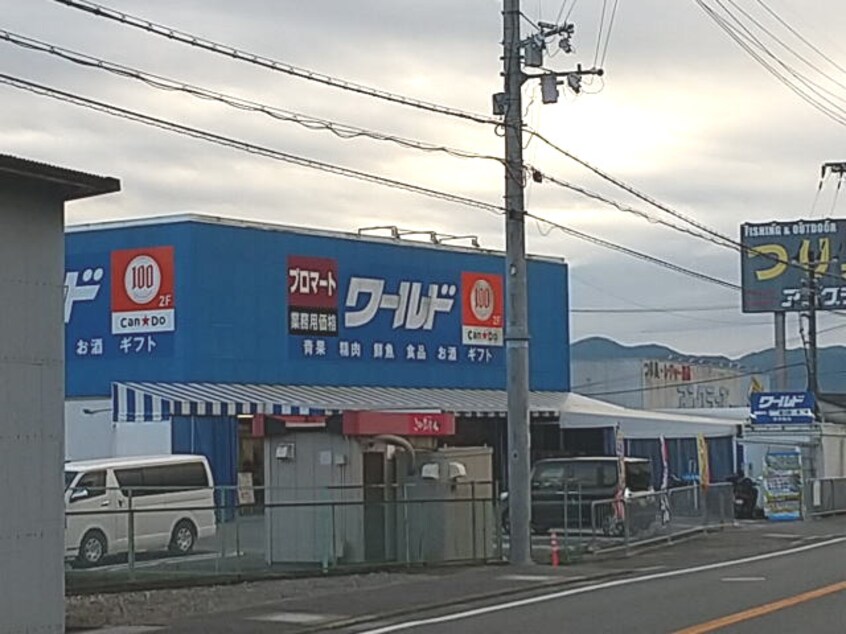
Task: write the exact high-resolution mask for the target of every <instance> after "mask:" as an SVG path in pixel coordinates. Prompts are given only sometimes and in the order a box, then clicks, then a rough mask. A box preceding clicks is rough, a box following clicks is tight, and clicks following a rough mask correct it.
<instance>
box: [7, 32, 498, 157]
mask: <svg viewBox="0 0 846 634" xmlns="http://www.w3.org/2000/svg"><path fill="white" fill-rule="evenodd" d="M0 40H4V41H6V42H8V43H10V44H14V45H15V46H19V47H22V48H25V49H28V50H32V51H37V52H40V53H47V54H49V55H53V56H55V57H59V58H61V59H63V60H66V61H69V62H72V63H74V64H77V65H80V66H84V67H86V68H95V69H98V70H103V71H106V72H108V73H111V74H113V75H117V76H119V77H124V78H127V79H133V80H136V81H140V82H143V83H144V84H146V85H148V86H150V87H152V88H155V89H157V90H164V91H169V92H182V93H185V94H188V95H191V96H192V97H196V98H199V99H205V100H209V101H216V102H219V103H222V104H224V105H227V106H230V107H232V108H236V109H239V110H245V111H249V112H256V113H260V114H264V115H266V116H269V117H271V118H273V119H275V120H277V121H285V122H289V123H296V124H298V125H300V126H302V127H304V128H306V129H309V130H325V131H328V132H331V133H332V134H334V135H335V136H337V137H339V138H342V139H352V138H356V137H366V138H369V139H372V140H376V141H388V142H391V143H394V144H396V145H399V146H401V147H405V148H410V149H416V150H423V151H427V152H443V153H445V154H448V155H450V156H454V157H458V158H472V159H485V160H491V161H497V162H499V163H503V160H502V159H501V158H500V157H498V156H491V155H485V154H480V153H478V152H471V151H469V150H462V149H459V148H454V147H449V146H444V145H436V144H434V143H428V142H425V141H419V140H416V139H410V138H407V137H401V136H396V135H390V134H386V133H383V132H378V131H374V130H368V129H366V128H361V127H358V126H354V125H350V124H347V123H341V122H338V121H332V120H329V119H323V118H320V117H315V116H312V115H306V114H302V113H299V112H294V111H292V110H286V109H284V108H277V107H275V106H269V105H266V104H262V103H259V102H256V101H250V100H248V99H243V98H241V97H236V96H233V95H228V94H226V93H221V92H216V91H213V90H208V89H206V88H202V87H199V86H196V85H192V84H189V83H185V82H182V81H179V80H176V79H171V78H168V77H164V76H162V75H156V74H154V73H148V72H145V71H142V70H138V69H136V68H132V67H130V66H124V65H121V64H116V63H113V62H110V61H108V60H105V59H102V58H99V57H94V56H92V55H87V54H85V53H80V52H78V51H73V50H70V49H66V48H62V47H59V46H55V45H52V44H49V43H47V42H43V41H40V40H36V39H34V38H30V37H26V36H23V35H19V34H16V33H12V32H11V31H6V30H5V29H0Z"/></svg>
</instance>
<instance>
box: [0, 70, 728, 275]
mask: <svg viewBox="0 0 846 634" xmlns="http://www.w3.org/2000/svg"><path fill="white" fill-rule="evenodd" d="M0 83H4V84H7V85H9V86H12V87H14V88H18V89H21V90H26V91H28V92H32V93H35V94H38V95H42V96H46V97H50V98H53V99H57V100H59V101H64V102H67V103H72V104H74V105H77V106H81V107H84V108H88V109H90V110H94V111H97V112H101V113H104V114H108V115H111V116H115V117H118V118H122V119H127V120H130V121H135V122H137V123H142V124H145V125H149V126H152V127H156V128H160V129H163V130H167V131H170V132H175V133H177V134H180V135H183V136H188V137H191V138H195V139H199V140H202V141H207V142H210V143H214V144H217V145H222V146H224V147H230V148H233V149H237V150H241V151H243V152H247V153H250V154H255V155H258V156H264V157H266V158H271V159H274V160H278V161H282V162H286V163H291V164H293V165H298V166H300V167H307V168H310V169H317V170H320V171H324V172H329V173H333V174H337V175H339V176H345V177H348V178H354V179H357V180H362V181H366V182H371V183H375V184H378V185H383V186H386V187H391V188H394V189H400V190H405V191H409V192H412V193H416V194H419V195H423V196H427V197H430V198H435V199H438V200H444V201H447V202H452V203H456V204H461V205H466V206H468V207H473V208H476V209H481V210H483V211H487V212H489V213H493V214H496V215H502V214H503V213H504V209H503V208H502V207H500V206H498V205H494V204H491V203H487V202H483V201H479V200H475V199H472V198H467V197H464V196H457V195H454V194H449V193H446V192H441V191H437V190H433V189H429V188H426V187H421V186H419V185H415V184H412V183H407V182H403V181H398V180H395V179H390V178H386V177H383V176H378V175H375V174H371V173H368V172H362V171H359V170H353V169H350V168H346V167H341V166H338V165H333V164H330V163H325V162H322V161H317V160H314V159H308V158H304V157H300V156H296V155H293V154H289V153H286V152H281V151H278V150H273V149H270V148H267V147H263V146H259V145H255V144H252V143H247V142H245V141H240V140H238V139H234V138H232V137H226V136H223V135H219V134H215V133H212V132H207V131H205V130H200V129H198V128H192V127H189V126H185V125H182V124H178V123H174V122H171V121H166V120H164V119H159V118H156V117H151V116H149V115H145V114H142V113H139V112H136V111H133V110H128V109H126V108H121V107H118V106H114V105H111V104H108V103H105V102H101V101H95V100H93V99H88V98H86V97H81V96H79V95H75V94H72V93H68V92H65V91H61V90H57V89H55V88H51V87H49V86H45V85H43V84H37V83H34V82H30V81H26V80H23V79H20V78H17V77H13V76H11V75H5V74H0ZM526 216H527V217H529V218H533V219H535V220H537V221H538V222H542V223H544V224H546V225H548V226H550V227H553V228H555V229H558V230H559V231H562V232H563V233H566V234H567V235H570V236H573V237H576V238H578V239H580V240H584V241H587V242H590V243H592V244H595V245H598V246H602V247H603V248H606V249H611V250H614V251H617V252H619V253H623V254H626V255H629V256H631V257H634V258H637V259H640V260H643V261H646V262H649V263H651V264H654V265H656V266H660V267H663V268H666V269H668V270H671V271H674V272H676V273H681V274H683V275H687V276H688V277H692V278H694V279H698V280H700V281H704V282H709V283H712V284H717V285H719V286H723V287H725V288H730V289H732V290H739V289H740V286H739V285H737V284H734V283H732V282H729V281H726V280H722V279H719V278H716V277H712V276H710V275H707V274H705V273H701V272H699V271H695V270H693V269H689V268H686V267H683V266H680V265H677V264H673V263H672V262H669V261H666V260H662V259H660V258H657V257H654V256H651V255H648V254H645V253H642V252H640V251H636V250H634V249H630V248H628V247H624V246H622V245H619V244H616V243H614V242H611V241H609V240H604V239H602V238H598V237H596V236H593V235H590V234H587V233H584V232H582V231H578V230H576V229H572V228H570V227H565V226H563V225H561V224H559V223H557V222H553V221H552V220H549V219H547V218H543V217H541V216H537V215H535V214H531V213H526Z"/></svg>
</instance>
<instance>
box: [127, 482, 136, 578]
mask: <svg viewBox="0 0 846 634" xmlns="http://www.w3.org/2000/svg"><path fill="white" fill-rule="evenodd" d="M126 492H127V504H128V515H127V518H126V538H127V540H129V544H128V546H129V548H128V551H127V554H126V559H127V564H128V565H129V578H130V579H134V578H135V510H134V509H133V508H132V489H127V491H126Z"/></svg>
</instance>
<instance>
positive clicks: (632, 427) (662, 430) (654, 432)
mask: <svg viewBox="0 0 846 634" xmlns="http://www.w3.org/2000/svg"><path fill="white" fill-rule="evenodd" d="M690 411H695V410H690ZM560 412H561V414H560V418H559V425H560V426H561V427H562V428H564V429H580V428H594V429H595V428H602V427H615V426H616V425H620V431H622V433H623V436H624V437H625V438H658V437H659V436H664V437H665V438H690V437H693V436H697V435H699V434H702V435H704V436H706V437H713V436H734V435H736V434H737V429H738V426H739V423H738V421H737V420H731V419H727V418H715V417H710V416H698V415H695V414H680V413H670V412H655V411H648V410H640V409H629V408H627V407H621V406H619V405H614V404H612V403H606V402H605V401H598V400H596V399H593V398H589V397H587V396H582V395H581V394H575V393H572V392H570V393H568V394H565V395H564V396H563V398H562V401H561V404H560Z"/></svg>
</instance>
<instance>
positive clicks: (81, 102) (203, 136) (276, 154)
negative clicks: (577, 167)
mask: <svg viewBox="0 0 846 634" xmlns="http://www.w3.org/2000/svg"><path fill="white" fill-rule="evenodd" d="M0 83H4V84H7V85H9V86H12V87H14V88H19V89H21V90H26V91H28V92H32V93H35V94H38V95H43V96H47V97H51V98H53V99H58V100H60V101H65V102H67V103H72V104H74V105H78V106H82V107H84V108H88V109H90V110H95V111H98V112H102V113H104V114H108V115H111V116H115V117H119V118H122V119H127V120H130V121H135V122H138V123H143V124H145V125H149V126H153V127H156V128H160V129H163V130H167V131H170V132H175V133H177V134H181V135H183V136H188V137H191V138H195V139H199V140H202V141H208V142H210V143H214V144H216V145H222V146H225V147H230V148H234V149H236V150H241V151H243V152H247V153H250V154H255V155H258V156H264V157H266V158H271V159H274V160H278V161H282V162H285V163H291V164H293V165H298V166H300V167H307V168H310V169H317V170H320V171H323V172H329V173H332V174H337V175H339V176H346V177H348V178H354V179H357V180H362V181H366V182H370V183H376V184H379V185H384V186H386V187H391V188H394V189H400V190H405V191H409V192H412V193H416V194H420V195H422V196H428V197H430V198H435V199H438V200H444V201H447V202H452V203H456V204H460V205H466V206H468V207H474V208H476V209H482V210H483V211H487V212H490V213H494V214H497V215H501V214H502V213H504V211H503V209H502V207H499V206H498V205H493V204H491V203H486V202H482V201H479V200H475V199H472V198H466V197H464V196H458V195H455V194H449V193H446V192H442V191H438V190H434V189H429V188H427V187H422V186H420V185H415V184H413V183H407V182H404V181H399V180H395V179H391V178H387V177H384V176H378V175H376V174H371V173H368V172H362V171H359V170H354V169H351V168H348V167H342V166H339V165H333V164H331V163H325V162H323V161H317V160H314V159H309V158H304V157H301V156H296V155H294V154H289V153H287V152H281V151H279V150H273V149H271V148H267V147H263V146H260V145H256V144H253V143H247V142H246V141H240V140H238V139H234V138H232V137H227V136H223V135H219V134H215V133H212V132H208V131H205V130H201V129H199V128H192V127H189V126H185V125H182V124H179V123H173V122H171V121H166V120H164V119H159V118H156V117H151V116H149V115H145V114H141V113H139V112H136V111H133V110H128V109H126V108H121V107H118V106H114V105H111V104H107V103H105V102H101V101H95V100H93V99H88V98H86V97H81V96H79V95H75V94H72V93H68V92H64V91H61V90H57V89H55V88H50V87H49V86H44V85H42V84H36V83H34V82H30V81H26V80H23V79H19V78H17V77H13V76H11V75H5V74H0Z"/></svg>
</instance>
